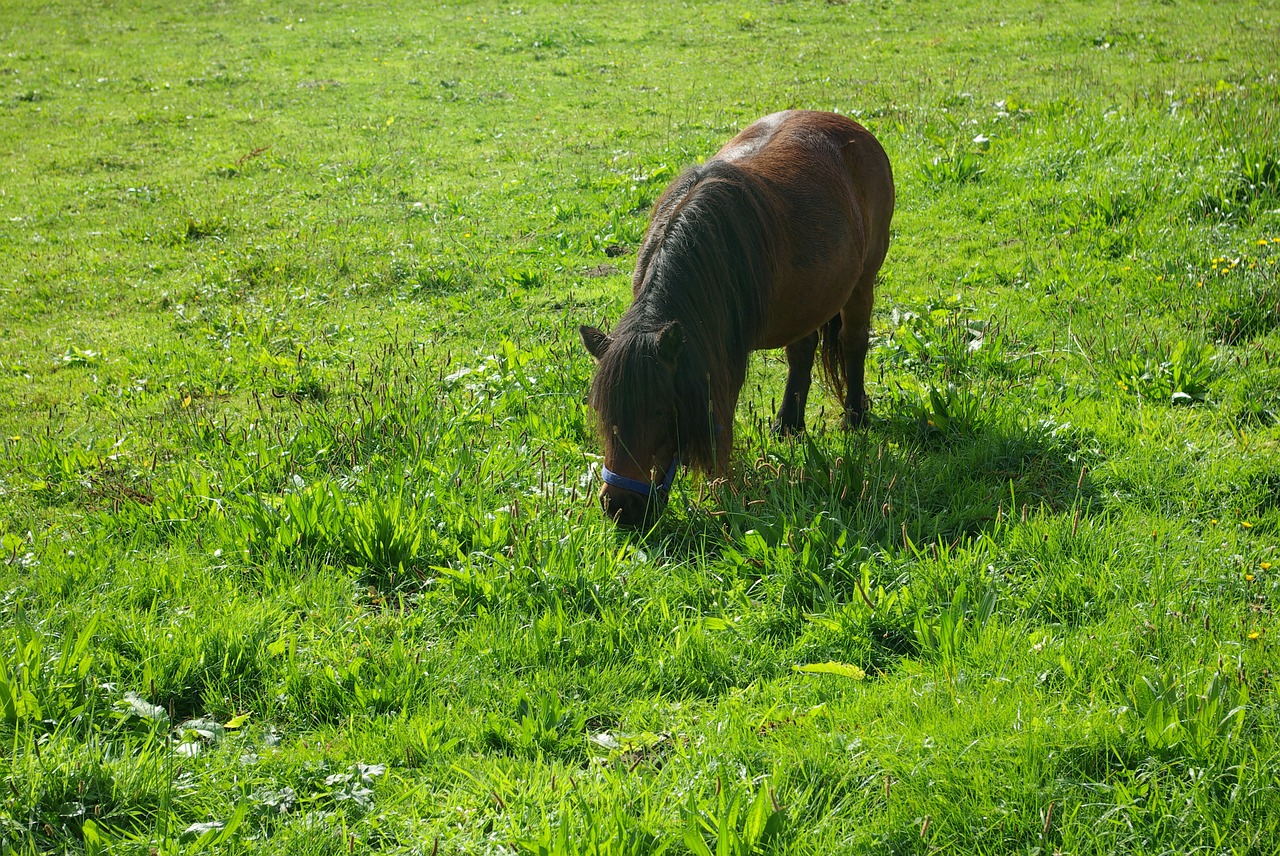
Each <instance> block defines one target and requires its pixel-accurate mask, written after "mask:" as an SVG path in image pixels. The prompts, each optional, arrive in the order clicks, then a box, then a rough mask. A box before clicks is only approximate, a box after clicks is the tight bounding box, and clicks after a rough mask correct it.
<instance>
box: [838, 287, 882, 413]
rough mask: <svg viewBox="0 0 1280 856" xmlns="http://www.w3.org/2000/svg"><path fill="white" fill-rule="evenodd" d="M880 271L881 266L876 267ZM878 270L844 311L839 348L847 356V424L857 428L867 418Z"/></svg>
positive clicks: (857, 288) (859, 288) (845, 402)
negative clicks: (867, 370)
mask: <svg viewBox="0 0 1280 856" xmlns="http://www.w3.org/2000/svg"><path fill="white" fill-rule="evenodd" d="M877 268H878V266H877ZM875 279H876V269H872V270H870V271H867V272H865V273H864V274H863V275H862V277H861V278H860V279H859V280H858V284H857V286H856V287H855V288H854V289H853V294H852V295H850V297H849V302H848V303H846V304H845V305H844V309H842V310H841V312H840V316H841V322H842V323H841V325H840V349H841V351H843V354H844V360H845V363H844V368H845V378H846V380H847V383H848V386H847V388H846V391H845V399H844V425H845V427H846V428H858V427H860V426H861V425H862V424H863V422H865V421H866V418H867V394H866V389H865V380H866V379H865V368H866V362H867V347H868V344H869V342H870V339H871V302H872V299H873V296H874V293H875Z"/></svg>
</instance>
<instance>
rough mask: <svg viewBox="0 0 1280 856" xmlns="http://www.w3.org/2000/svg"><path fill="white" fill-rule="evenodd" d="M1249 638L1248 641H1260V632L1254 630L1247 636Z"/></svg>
mask: <svg viewBox="0 0 1280 856" xmlns="http://www.w3.org/2000/svg"><path fill="white" fill-rule="evenodd" d="M1249 638H1250V639H1253V640H1258V639H1261V638H1262V631H1260V630H1255V631H1253V632H1252V633H1250V634H1249Z"/></svg>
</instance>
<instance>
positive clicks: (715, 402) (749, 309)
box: [581, 110, 894, 526]
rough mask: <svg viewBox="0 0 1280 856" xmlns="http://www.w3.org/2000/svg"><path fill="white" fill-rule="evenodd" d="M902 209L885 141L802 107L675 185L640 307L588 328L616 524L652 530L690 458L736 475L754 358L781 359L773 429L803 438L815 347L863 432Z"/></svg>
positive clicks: (657, 213) (757, 128)
mask: <svg viewBox="0 0 1280 856" xmlns="http://www.w3.org/2000/svg"><path fill="white" fill-rule="evenodd" d="M893 201H894V192H893V174H892V171H891V170H890V168H889V160H888V158H887V157H886V156H885V153H884V149H883V148H881V146H880V144H879V143H878V142H877V141H876V139H875V137H873V136H872V135H871V133H870V132H869V131H867V130H866V129H865V128H863V127H862V126H861V125H859V124H857V123H856V122H853V121H851V120H850V119H847V118H845V117H843V116H838V115H835V114H832V113H817V112H811V111H803V110H789V111H786V112H783V113H774V114H773V115H771V116H766V117H764V118H763V119H761V120H759V121H758V122H755V123H754V124H752V125H751V126H750V127H748V128H747V129H746V130H744V131H743V132H742V133H740V134H738V136H736V137H734V138H733V139H732V140H730V141H729V142H728V144H726V145H725V147H724V148H722V149H721V150H720V151H719V152H717V153H716V156H715V157H713V158H712V159H711V160H709V161H707V162H706V163H705V164H703V165H702V166H695V167H692V168H690V169H688V170H685V172H684V173H682V174H681V175H680V176H679V177H678V178H677V179H676V180H675V181H674V182H672V184H671V186H670V187H668V188H667V190H666V192H665V193H663V194H662V197H661V198H660V199H659V200H658V201H657V203H656V204H655V205H654V210H653V218H652V221H651V222H650V224H649V230H648V232H646V234H645V237H644V242H643V244H642V246H641V248H640V254H639V258H638V259H637V262H636V271H635V276H634V279H633V280H632V294H633V297H634V301H633V302H632V304H631V307H630V308H629V309H628V310H627V311H626V313H625V314H624V315H623V316H622V318H621V319H619V321H618V325H617V327H616V328H614V330H613V332H612V333H610V334H609V335H605V334H604V333H603V332H601V331H600V330H598V329H596V328H594V327H585V326H584V327H582V328H581V332H582V341H583V343H584V344H585V345H586V347H587V350H588V351H590V352H591V355H592V356H593V357H595V359H596V361H597V367H596V375H595V379H594V381H593V382H592V384H591V397H590V401H591V406H592V407H593V408H594V409H595V411H596V414H597V416H598V417H599V420H600V426H601V429H602V434H603V438H604V463H605V466H604V477H605V485H604V487H603V489H602V490H601V492H600V502H601V505H602V506H603V508H604V513H605V515H606V516H608V517H610V518H612V519H613V520H615V521H616V522H617V523H619V524H623V525H627V526H638V525H642V524H647V523H649V522H651V521H652V520H653V519H654V518H655V517H656V515H657V514H658V513H660V512H661V510H662V508H663V506H664V505H665V503H666V498H667V494H668V492H669V491H670V489H671V482H672V481H673V480H674V478H675V473H676V470H677V468H678V467H679V465H680V463H681V462H684V463H687V464H689V465H690V466H693V467H697V468H699V469H701V470H703V471H706V472H719V473H724V472H727V471H728V467H729V452H730V450H731V448H732V447H733V412H734V408H735V407H736V406H737V403H738V394H739V393H740V392H741V390H742V385H743V383H744V382H745V380H746V373H747V357H748V354H749V353H750V352H751V351H753V350H758V349H762V348H783V347H785V348H786V354H787V383H786V390H785V393H784V394H783V398H782V406H781V407H780V408H779V410H778V417H777V421H776V422H775V423H774V430H775V431H778V432H780V433H784V434H785V433H791V432H797V431H803V430H804V410H805V402H806V400H807V398H808V395H809V386H810V380H811V374H812V370H813V363H814V356H815V354H816V352H817V350H818V343H819V338H821V341H822V365H823V369H824V371H825V374H826V375H827V377H828V379H829V381H830V382H831V385H832V386H833V387H834V389H835V390H836V391H837V392H839V393H841V394H842V397H843V398H844V424H845V425H846V426H850V427H851V426H857V425H860V424H861V423H862V421H863V418H864V415H865V413H866V402H865V400H864V396H863V363H864V360H865V359H866V355H867V337H868V333H869V330H870V321H871V301H872V292H873V290H874V285H875V279H876V272H877V271H879V270H880V265H881V263H883V262H884V257H885V253H886V251H887V250H888V248H889V220H890V218H891V217H892V216H893ZM819 334H821V337H820V336H819Z"/></svg>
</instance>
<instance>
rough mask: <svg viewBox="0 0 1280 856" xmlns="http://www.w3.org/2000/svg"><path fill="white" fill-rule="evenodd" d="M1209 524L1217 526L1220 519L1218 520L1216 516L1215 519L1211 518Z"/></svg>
mask: <svg viewBox="0 0 1280 856" xmlns="http://www.w3.org/2000/svg"><path fill="white" fill-rule="evenodd" d="M1209 525H1210V526H1217V525H1218V521H1217V519H1216V518H1215V519H1213V520H1210V521H1209Z"/></svg>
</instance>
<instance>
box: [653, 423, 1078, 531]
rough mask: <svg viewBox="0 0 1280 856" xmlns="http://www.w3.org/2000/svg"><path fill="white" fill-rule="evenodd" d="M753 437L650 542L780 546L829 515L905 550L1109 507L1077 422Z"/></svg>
mask: <svg viewBox="0 0 1280 856" xmlns="http://www.w3.org/2000/svg"><path fill="white" fill-rule="evenodd" d="M744 433H745V442H744V443H743V444H742V447H741V449H740V451H739V453H738V454H737V456H736V460H737V464H736V466H735V473H734V476H733V478H731V479H728V480H726V481H724V482H720V483H713V484H708V485H705V486H704V485H701V484H697V483H694V484H690V483H686V488H685V489H686V491H687V492H688V493H687V494H686V502H687V504H686V509H687V513H686V514H685V515H684V516H682V517H680V516H678V515H670V514H669V515H668V519H667V520H666V521H664V522H663V523H660V524H659V525H658V526H657V527H656V528H655V530H654V531H653V532H652V533H650V535H649V538H650V539H655V538H656V539H662V540H663V541H664V542H665V543H666V544H667V545H668V547H677V548H678V545H681V544H683V545H684V546H685V547H686V548H687V549H690V550H696V551H702V552H704V553H705V552H706V551H709V550H710V551H714V550H715V547H716V543H717V542H721V543H734V542H737V541H739V540H740V539H741V537H742V536H743V535H744V533H746V532H748V531H750V530H755V531H757V532H760V533H761V534H762V535H763V536H764V537H765V538H766V539H767V540H768V541H769V542H771V543H777V542H778V541H779V540H780V539H783V538H785V537H787V533H788V532H791V531H794V530H796V529H798V528H802V527H806V526H810V525H811V524H812V523H813V522H814V521H815V520H818V519H819V518H827V519H830V520H831V521H832V522H833V523H834V524H835V525H836V526H837V527H840V528H843V529H844V530H846V531H847V532H848V535H847V538H846V540H847V543H849V544H855V545H860V546H862V547H864V548H867V549H869V550H877V549H900V548H903V547H904V546H906V543H905V542H906V541H909V542H910V544H913V545H921V544H954V543H957V542H963V541H965V540H966V539H972V538H976V537H979V536H981V535H982V534H984V533H989V532H991V531H993V530H995V529H996V528H998V526H999V525H1000V524H1001V523H1002V521H1006V520H1009V519H1011V518H1013V519H1025V518H1026V517H1027V516H1028V515H1030V514H1032V513H1036V512H1042V511H1048V512H1050V513H1059V514H1061V513H1071V514H1079V515H1080V516H1082V517H1084V516H1087V515H1088V514H1089V511H1090V509H1091V508H1092V507H1096V506H1097V505H1098V503H1097V502H1096V499H1097V495H1096V488H1095V486H1094V484H1093V483H1092V480H1091V479H1090V478H1089V470H1090V468H1091V467H1092V465H1093V463H1094V462H1095V461H1096V460H1097V459H1098V453H1097V451H1096V450H1095V449H1094V447H1093V445H1092V443H1091V442H1090V439H1089V438H1088V437H1087V436H1086V435H1084V434H1083V433H1082V432H1079V431H1077V430H1075V429H1072V428H1070V427H1069V426H1058V425H1053V424H1032V425H1028V426H1025V427H1017V428H1008V427H1005V426H996V425H979V426H976V427H974V428H972V429H970V430H967V431H963V432H960V431H952V432H942V431H937V430H934V429H931V428H930V427H929V426H928V425H923V426H922V425H921V424H920V423H919V422H918V421H917V420H914V419H911V418H908V417H892V418H889V419H884V420H879V421H877V422H876V423H875V424H873V425H872V427H870V428H869V429H868V430H865V431H859V432H851V433H834V432H832V433H816V434H808V435H805V436H802V437H798V438H793V439H778V438H774V437H772V436H770V435H769V434H768V433H767V432H766V431H764V430H761V429H760V428H757V429H756V430H753V431H750V432H744ZM677 517H678V519H671V518H677ZM904 539H905V541H904Z"/></svg>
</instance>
